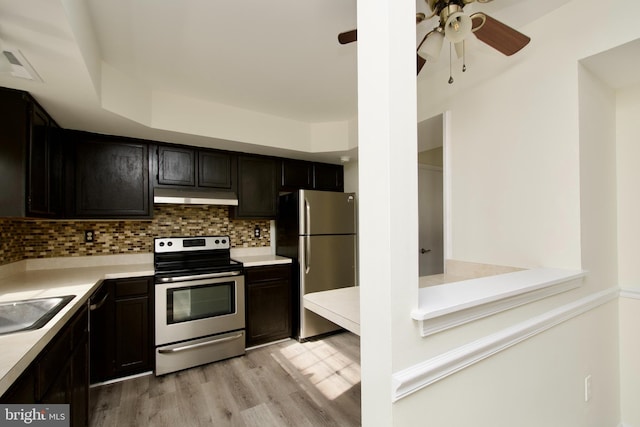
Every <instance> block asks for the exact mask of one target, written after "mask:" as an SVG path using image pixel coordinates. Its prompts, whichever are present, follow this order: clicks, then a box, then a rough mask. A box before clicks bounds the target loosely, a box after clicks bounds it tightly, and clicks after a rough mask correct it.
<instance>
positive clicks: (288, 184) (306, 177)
mask: <svg viewBox="0 0 640 427" xmlns="http://www.w3.org/2000/svg"><path fill="white" fill-rule="evenodd" d="M281 172H282V173H281V180H280V186H281V188H282V189H283V190H297V189H301V188H302V189H309V190H310V189H312V188H313V163H312V162H306V161H303V160H292V159H282V170H281Z"/></svg>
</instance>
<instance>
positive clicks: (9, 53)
mask: <svg viewBox="0 0 640 427" xmlns="http://www.w3.org/2000/svg"><path fill="white" fill-rule="evenodd" d="M2 54H3V55H4V57H5V58H6V59H7V61H9V64H10V65H11V70H8V71H9V73H10V74H11V75H12V76H13V77H20V78H22V79H27V80H32V81H39V82H41V81H42V78H40V76H39V75H38V73H37V72H36V70H34V69H33V67H32V66H31V64H29V61H27V59H26V58H25V57H24V55H23V54H22V53H21V52H20V51H19V50H17V49H14V50H2ZM0 59H2V58H0Z"/></svg>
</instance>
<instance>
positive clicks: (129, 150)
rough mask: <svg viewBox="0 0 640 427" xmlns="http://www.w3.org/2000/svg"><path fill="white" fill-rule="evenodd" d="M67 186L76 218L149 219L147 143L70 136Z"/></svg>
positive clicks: (101, 137) (72, 214) (89, 135)
mask: <svg viewBox="0 0 640 427" xmlns="http://www.w3.org/2000/svg"><path fill="white" fill-rule="evenodd" d="M67 136H68V137H69V140H68V149H69V150H70V153H69V159H71V162H69V163H68V168H67V169H68V171H69V173H68V176H69V177H71V179H69V181H68V183H67V189H68V190H67V191H68V194H72V195H73V198H72V201H71V203H70V204H69V205H68V206H69V215H68V216H70V217H74V218H103V219H109V218H150V217H151V215H152V210H151V206H152V203H151V197H150V195H151V192H150V186H149V146H148V144H147V143H146V142H145V141H138V140H129V139H126V138H120V137H111V136H105V135H95V134H89V133H84V132H72V133H67Z"/></svg>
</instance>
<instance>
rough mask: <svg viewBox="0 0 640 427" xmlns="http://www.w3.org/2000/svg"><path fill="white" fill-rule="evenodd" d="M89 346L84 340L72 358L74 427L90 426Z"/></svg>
mask: <svg viewBox="0 0 640 427" xmlns="http://www.w3.org/2000/svg"><path fill="white" fill-rule="evenodd" d="M88 357H89V344H88V341H87V339H84V340H83V341H82V342H81V343H79V344H78V346H77V347H76V349H75V351H74V353H73V355H72V356H71V390H70V401H69V403H70V405H69V406H70V410H71V425H72V426H74V427H75V426H88V425H89V365H88V363H87V362H88Z"/></svg>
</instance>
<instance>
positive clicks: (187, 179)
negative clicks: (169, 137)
mask: <svg viewBox="0 0 640 427" xmlns="http://www.w3.org/2000/svg"><path fill="white" fill-rule="evenodd" d="M158 184H162V185H181V186H195V185H196V152H195V150H193V149H190V148H188V147H174V146H159V147H158Z"/></svg>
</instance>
